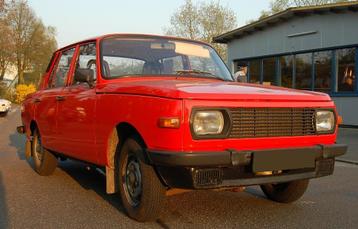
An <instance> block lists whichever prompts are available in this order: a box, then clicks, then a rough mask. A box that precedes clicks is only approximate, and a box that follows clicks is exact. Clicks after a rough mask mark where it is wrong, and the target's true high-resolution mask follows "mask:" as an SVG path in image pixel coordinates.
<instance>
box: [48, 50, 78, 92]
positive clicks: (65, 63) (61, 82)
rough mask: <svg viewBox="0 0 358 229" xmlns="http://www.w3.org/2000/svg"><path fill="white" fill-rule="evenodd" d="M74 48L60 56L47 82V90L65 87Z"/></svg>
mask: <svg viewBox="0 0 358 229" xmlns="http://www.w3.org/2000/svg"><path fill="white" fill-rule="evenodd" d="M75 50H76V48H71V49H68V50H66V51H63V52H62V53H61V54H60V55H61V57H60V58H59V60H58V62H57V64H56V66H55V67H54V68H53V70H52V73H51V77H50V80H49V84H48V88H57V87H63V86H65V85H66V81H67V76H68V72H69V70H70V66H71V61H72V58H73V54H74V53H75Z"/></svg>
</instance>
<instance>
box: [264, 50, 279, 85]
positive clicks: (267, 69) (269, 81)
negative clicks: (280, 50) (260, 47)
mask: <svg viewBox="0 0 358 229" xmlns="http://www.w3.org/2000/svg"><path fill="white" fill-rule="evenodd" d="M263 84H265V85H276V58H275V57H272V58H266V59H264V60H263Z"/></svg>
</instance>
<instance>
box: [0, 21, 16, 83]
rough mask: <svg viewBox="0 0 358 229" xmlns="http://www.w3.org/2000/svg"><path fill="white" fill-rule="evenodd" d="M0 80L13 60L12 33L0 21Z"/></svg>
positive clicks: (3, 22)
mask: <svg viewBox="0 0 358 229" xmlns="http://www.w3.org/2000/svg"><path fill="white" fill-rule="evenodd" d="M0 34H1V36H0V80H3V79H4V76H5V72H6V70H7V69H8V67H9V66H10V64H11V62H12V61H13V60H14V55H13V40H12V33H11V30H10V28H9V26H8V25H6V22H5V21H4V20H1V19H0Z"/></svg>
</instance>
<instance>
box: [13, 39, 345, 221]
mask: <svg viewBox="0 0 358 229" xmlns="http://www.w3.org/2000/svg"><path fill="white" fill-rule="evenodd" d="M21 116H22V122H23V126H20V127H18V131H19V132H22V133H26V136H27V143H26V155H27V156H28V157H32V158H33V160H34V163H35V169H36V172H37V173H39V174H40V175H50V174H52V173H53V172H54V170H55V168H56V165H57V161H58V159H65V158H71V159H77V160H81V161H85V162H88V163H90V164H93V165H95V166H97V167H99V168H103V169H104V170H105V174H106V181H107V187H106V188H107V192H108V193H115V192H119V194H120V196H121V198H122V201H123V205H124V207H125V209H126V211H127V213H128V215H129V216H130V217H132V218H134V219H136V220H138V221H147V220H153V219H156V218H158V217H159V215H160V212H161V210H162V209H163V204H164V202H165V197H166V192H167V191H168V190H170V189H175V188H179V189H223V188H232V187H239V186H249V185H260V186H261V188H262V190H263V192H264V193H265V194H266V196H267V197H268V198H269V199H272V200H274V201H278V202H285V203H286V202H292V201H295V200H297V199H298V198H300V197H301V196H302V195H303V193H304V192H305V190H306V188H307V185H308V182H309V179H311V178H316V177H322V176H327V175H331V174H332V173H333V169H334V162H335V157H336V156H339V155H342V154H344V153H345V152H346V150H347V147H346V146H345V145H340V144H336V143H335V142H336V135H337V129H338V128H337V126H338V119H339V116H338V115H337V112H336V109H335V105H334V103H333V101H332V100H331V98H330V97H329V96H328V95H326V94H323V93H317V92H311V91H300V90H293V89H287V88H281V87H273V86H262V85H257V84H245V83H238V82H234V80H233V78H232V75H231V74H230V72H229V70H228V69H227V67H226V65H225V64H224V63H223V61H222V60H221V59H220V57H219V56H218V54H217V53H216V51H215V50H214V49H213V48H212V47H211V46H210V45H209V44H206V43H203V42H199V41H192V40H187V39H181V38H173V37H163V36H153V35H133V34H112V35H106V36H101V37H97V38H94V39H89V40H85V41H82V42H78V43H75V44H72V45H69V46H67V47H65V48H62V49H60V50H58V51H56V52H55V53H54V55H53V57H52V60H51V62H50V64H49V66H48V68H47V71H46V73H45V74H44V76H43V79H42V84H41V87H40V90H39V91H37V92H36V93H34V94H32V95H30V96H28V97H27V99H26V100H25V101H24V103H23V104H22V114H21Z"/></svg>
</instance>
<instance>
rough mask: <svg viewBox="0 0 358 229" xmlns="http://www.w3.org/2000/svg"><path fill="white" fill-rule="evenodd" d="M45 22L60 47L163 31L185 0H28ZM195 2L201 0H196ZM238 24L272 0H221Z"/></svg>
mask: <svg viewBox="0 0 358 229" xmlns="http://www.w3.org/2000/svg"><path fill="white" fill-rule="evenodd" d="M28 2H29V4H30V6H31V7H32V8H33V9H34V11H35V12H36V14H37V15H38V16H39V17H40V18H41V19H42V20H43V22H44V24H45V25H51V26H55V27H56V29H57V41H58V45H59V47H62V46H65V45H67V44H70V43H72V42H75V41H79V40H83V39H86V38H89V37H94V36H97V35H101V34H106V33H115V32H118V33H149V34H163V29H164V28H165V27H168V26H169V21H170V17H171V15H172V14H173V13H174V12H175V11H176V10H177V9H178V8H179V7H180V6H181V5H183V3H184V0H142V1H139V0H124V1H123V0H101V1H98V0H97V1H96V0H59V1H54V0H52V1H51V0H28ZM194 2H197V1H196V0H194ZM220 3H221V4H222V5H224V6H228V7H230V8H231V9H232V10H234V12H235V13H236V15H237V21H238V25H239V26H242V25H244V24H245V22H247V21H248V20H250V19H255V18H257V17H258V16H259V14H260V12H261V10H264V9H267V8H268V6H269V0H250V1H247V0H246V1H245V0H221V1H220Z"/></svg>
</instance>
